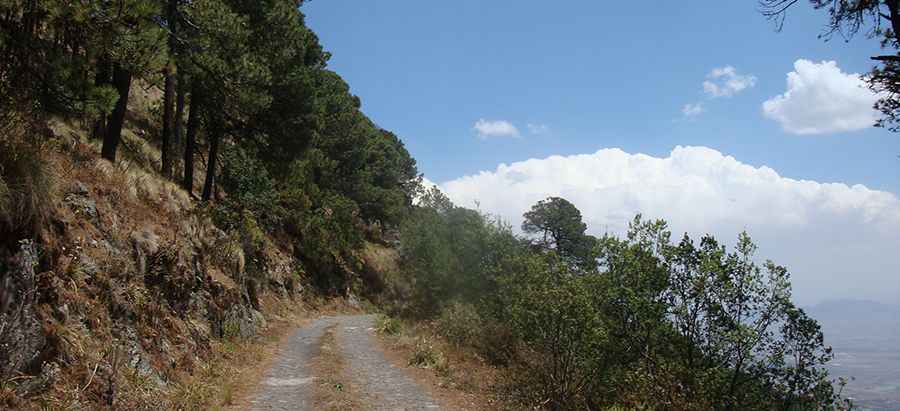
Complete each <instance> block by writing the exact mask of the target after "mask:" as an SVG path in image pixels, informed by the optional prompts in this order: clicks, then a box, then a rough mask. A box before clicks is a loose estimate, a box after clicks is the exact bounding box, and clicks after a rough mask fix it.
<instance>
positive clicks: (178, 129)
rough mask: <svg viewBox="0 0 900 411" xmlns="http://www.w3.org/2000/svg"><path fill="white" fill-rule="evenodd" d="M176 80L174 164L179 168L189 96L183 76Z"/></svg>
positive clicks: (177, 77)
mask: <svg viewBox="0 0 900 411" xmlns="http://www.w3.org/2000/svg"><path fill="white" fill-rule="evenodd" d="M175 78H176V81H177V83H176V85H175V134H174V138H173V141H172V163H173V164H176V166H177V162H178V153H179V152H180V150H181V149H182V148H183V146H182V144H183V142H184V99H185V94H187V84H186V82H185V81H184V76H183V75H180V74H179V75H178V76H176V77H175ZM173 176H174V174H173ZM173 178H174V177H173Z"/></svg>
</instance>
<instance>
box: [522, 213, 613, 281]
mask: <svg viewBox="0 0 900 411" xmlns="http://www.w3.org/2000/svg"><path fill="white" fill-rule="evenodd" d="M524 217H525V221H524V222H523V223H522V231H524V232H526V233H528V234H536V235H538V236H539V237H538V240H537V244H538V245H539V246H541V247H544V248H547V249H553V250H556V253H557V254H558V255H559V256H560V257H562V258H563V259H564V260H566V261H567V262H569V263H570V264H573V265H575V266H578V267H581V268H585V269H590V268H591V267H592V266H594V265H595V262H594V261H593V260H594V255H593V252H594V244H595V241H596V239H595V238H594V237H591V236H589V235H587V234H585V231H586V230H587V225H585V224H584V222H583V221H582V220H581V212H580V211H578V209H577V208H575V206H574V205H573V204H572V203H570V202H568V201H567V200H566V199H563V198H560V197H550V198H548V199H546V200H541V201H539V202H538V203H537V204H535V205H534V206H532V207H531V210H529V211H528V212H526V213H525V216H524Z"/></svg>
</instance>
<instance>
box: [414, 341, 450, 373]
mask: <svg viewBox="0 0 900 411" xmlns="http://www.w3.org/2000/svg"><path fill="white" fill-rule="evenodd" d="M409 365H411V366H414V367H420V368H428V369H432V370H435V371H438V372H446V371H447V370H448V369H449V364H448V361H447V357H446V356H445V355H444V353H443V352H441V351H440V350H438V349H437V348H436V347H435V346H434V343H433V342H432V341H430V340H428V339H425V338H420V339H418V340H416V344H415V345H414V346H413V352H412V355H411V356H410V357H409Z"/></svg>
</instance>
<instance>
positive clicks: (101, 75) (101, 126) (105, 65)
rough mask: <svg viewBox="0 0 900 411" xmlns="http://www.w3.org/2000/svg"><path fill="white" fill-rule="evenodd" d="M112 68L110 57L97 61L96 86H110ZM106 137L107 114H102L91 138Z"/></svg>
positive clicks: (103, 57)
mask: <svg viewBox="0 0 900 411" xmlns="http://www.w3.org/2000/svg"><path fill="white" fill-rule="evenodd" d="M110 68H111V64H110V63H109V57H107V56H101V57H100V58H99V59H97V73H96V74H95V75H94V86H96V87H101V86H105V85H108V84H110V81H111V79H110ZM105 137H106V113H100V115H99V116H98V118H97V121H95V122H94V128H93V130H91V138H92V139H97V140H102V139H104V138H105Z"/></svg>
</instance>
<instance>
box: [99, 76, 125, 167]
mask: <svg viewBox="0 0 900 411" xmlns="http://www.w3.org/2000/svg"><path fill="white" fill-rule="evenodd" d="M113 85H114V86H115V87H116V91H118V92H119V100H118V101H116V107H115V108H114V109H113V112H112V114H110V116H109V120H108V128H107V130H106V135H105V136H104V138H103V149H102V155H103V158H105V159H107V160H109V161H112V162H115V161H116V149H117V148H118V147H119V140H120V139H121V136H122V123H123V122H124V121H125V112H126V111H127V110H128V93H129V92H130V91H131V72H130V71H128V70H127V69H125V68H123V67H122V66H121V65H119V64H116V65H115V66H114V67H113Z"/></svg>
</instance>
